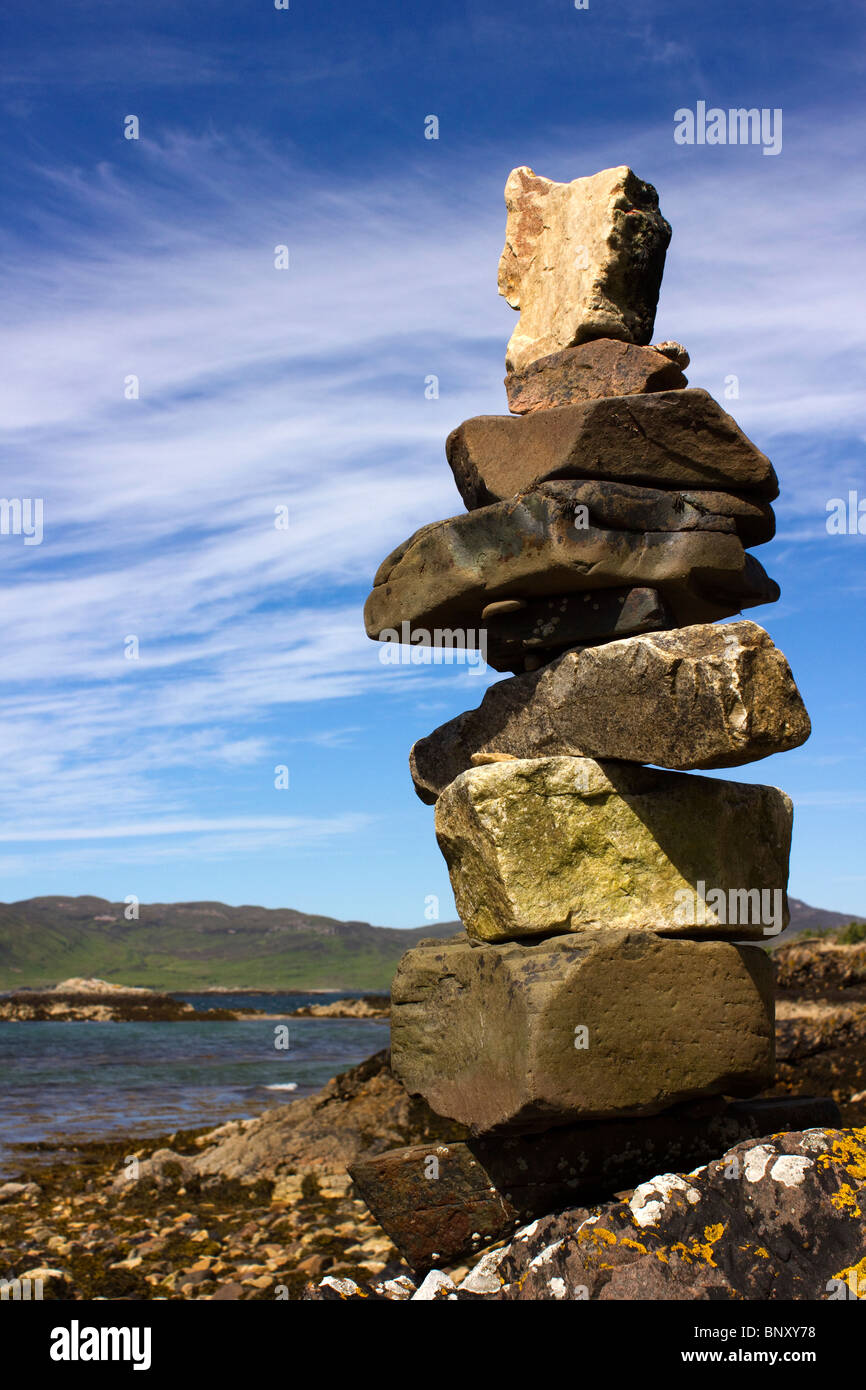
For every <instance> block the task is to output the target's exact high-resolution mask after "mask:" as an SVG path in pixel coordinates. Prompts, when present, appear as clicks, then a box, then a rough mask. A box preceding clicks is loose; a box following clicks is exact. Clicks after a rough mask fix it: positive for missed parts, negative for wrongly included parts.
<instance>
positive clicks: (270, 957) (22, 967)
mask: <svg viewBox="0 0 866 1390" xmlns="http://www.w3.org/2000/svg"><path fill="white" fill-rule="evenodd" d="M124 911H125V905H124V904H123V903H110V902H107V901H106V900H105V899H104V898H90V897H82V898H29V899H28V900H27V901H25V902H18V903H2V904H0V990H4V989H15V988H20V987H21V986H22V985H50V984H56V983H57V982H58V981H60V980H64V979H68V978H69V977H70V976H73V975H97V976H99V977H100V978H101V979H103V980H110V981H113V982H116V983H118V984H126V985H148V986H150V987H151V988H153V989H162V990H166V989H173V990H194V989H203V988H207V987H208V986H215V985H221V986H223V987H232V986H236V987H238V988H247V989H271V990H283V989H288V990H296V989H297V990H305V989H364V990H386V989H387V988H388V986H389V984H390V981H391V976H392V975H393V973H394V967H395V966H396V964H397V961H398V960H399V959H400V957H401V955H402V954H403V952H404V951H406V950H408V949H409V947H410V946H412V945H414V944H415V943H416V942H417V941H419V940H420V939H421V938H423V937H425V936H451V935H453V934H454V932H456V931H459V930H460V923H459V922H445V923H442V922H434V923H430V924H429V925H428V926H425V927H420V928H418V929H416V930H413V931H401V930H397V929H395V928H391V927H373V926H371V925H370V924H369V922H339V921H336V920H335V919H334V918H332V917H313V916H309V915H308V914H306V913H303V912H295V911H293V910H292V909H291V908H274V909H272V908H265V907H228V906H227V905H226V904H225V903H208V902H204V903H148V904H144V903H143V904H141V906H140V908H139V919H138V921H133V922H128V921H126V919H125V918H124Z"/></svg>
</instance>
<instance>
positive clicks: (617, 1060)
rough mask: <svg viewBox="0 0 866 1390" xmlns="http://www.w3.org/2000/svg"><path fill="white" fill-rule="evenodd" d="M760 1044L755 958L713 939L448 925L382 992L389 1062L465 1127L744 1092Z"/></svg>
mask: <svg viewBox="0 0 866 1390" xmlns="http://www.w3.org/2000/svg"><path fill="white" fill-rule="evenodd" d="M509 766H513V764H508V763H500V764H497V765H496V767H493V768H478V769H476V771H477V772H479V773H485V772H490V771H497V770H498V769H499V768H507V767H509ZM773 1046H774V1042H773V985H772V966H771V963H770V959H769V956H768V954H767V953H766V952H765V951H762V950H760V949H759V948H758V947H756V946H739V945H733V944H732V943H729V942H724V941H693V940H692V941H677V940H671V939H669V938H666V937H662V936H657V935H655V934H654V933H652V932H640V931H632V932H629V931H618V930H616V929H613V928H609V929H602V930H596V931H593V932H585V933H581V934H580V935H575V936H553V937H547V938H546V939H544V940H542V941H538V942H533V943H525V942H516V941H508V942H504V943H501V944H492V943H490V942H486V941H477V940H473V939H472V938H470V937H468V936H464V935H461V936H457V937H453V938H451V939H449V940H447V941H427V942H423V943H422V944H421V945H419V946H417V947H416V948H414V949H413V950H411V951H408V952H407V953H406V955H404V956H403V958H402V960H401V961H400V963H399V965H398V967H397V972H396V974H395V976H394V980H393V984H392V988H391V1066H392V1070H393V1071H394V1073H395V1075H396V1076H397V1077H398V1079H399V1080H400V1081H401V1082H402V1083H403V1085H404V1086H405V1087H406V1089H407V1091H409V1092H410V1094H412V1095H420V1096H422V1097H423V1098H424V1100H426V1102H427V1103H428V1104H429V1105H430V1106H431V1108H432V1109H433V1110H435V1111H436V1113H437V1114H439V1115H444V1116H447V1117H448V1118H450V1119H454V1120H457V1121H458V1122H459V1123H460V1124H465V1125H468V1126H469V1127H470V1128H471V1130H472V1132H473V1133H475V1134H480V1133H485V1132H489V1131H491V1130H503V1129H515V1130H524V1131H526V1130H544V1129H547V1128H550V1127H552V1126H556V1125H561V1124H571V1123H574V1122H577V1121H586V1120H591V1119H604V1118H615V1117H622V1116H628V1115H641V1114H655V1113H657V1112H658V1111H660V1110H666V1109H668V1108H669V1107H670V1106H672V1105H676V1104H677V1103H679V1102H681V1101H686V1100H691V1099H694V1098H696V1097H699V1096H706V1095H716V1094H724V1095H734V1096H749V1095H753V1094H754V1093H755V1092H757V1091H760V1090H761V1089H763V1087H765V1086H767V1085H769V1084H770V1082H771V1081H772V1077H773Z"/></svg>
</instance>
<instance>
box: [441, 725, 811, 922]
mask: <svg viewBox="0 0 866 1390" xmlns="http://www.w3.org/2000/svg"><path fill="white" fill-rule="evenodd" d="M499 751H507V750H499ZM792 820H793V808H792V804H791V800H790V797H788V796H786V795H785V793H784V792H782V791H779V790H778V788H776V787H764V786H759V785H753V784H751V783H746V782H729V781H723V780H721V779H718V778H714V777H713V778H711V777H699V776H697V775H696V774H694V773H691V774H689V773H681V772H659V771H658V770H656V769H655V768H647V767H640V766H638V765H637V764H635V763H627V762H596V761H594V760H593V759H592V758H574V757H549V758H522V759H517V760H516V761H513V762H500V763H495V764H491V765H489V766H486V767H473V768H470V769H469V770H468V771H467V772H461V773H460V775H459V776H458V777H456V778H455V780H454V781H453V782H451V783H450V785H449V786H447V787H446V788H445V790H444V791H443V792H442V794H441V796H440V797H439V799H438V801H437V802H436V838H437V840H438V842H439V848H440V849H441V851H442V853H443V855H444V856H445V861H446V863H447V865H448V872H449V874H450V877H451V886H452V888H453V889H454V896H455V900H456V903H457V911H458V914H459V916H460V919H461V921H462V922H463V923H464V925H465V927H466V930H467V931H468V932H469V933H470V935H471V936H474V937H478V938H481V939H483V940H485V941H508V940H514V939H516V938H520V937H526V936H536V935H546V934H548V933H550V932H574V933H577V934H580V933H582V932H584V931H592V930H596V929H598V928H607V929H610V930H613V929H615V928H626V927H628V928H632V929H635V930H638V931H645V932H662V933H664V934H666V935H669V936H684V935H690V936H707V937H716V938H721V937H730V938H735V939H737V940H740V941H743V940H768V939H769V940H771V939H772V938H773V936H776V935H778V934H779V932H780V931H782V929H783V928H784V927H785V926H787V924H788V920H789V918H788V907H787V898H786V892H785V890H786V887H787V882H788V856H789V853H790V846H791V824H792ZM701 885H703V887H701ZM711 894H713V895H720V896H713V898H712V899H711V896H710V895H711ZM732 918H733V919H734V920H731V919H732Z"/></svg>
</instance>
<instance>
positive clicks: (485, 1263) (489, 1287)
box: [459, 1250, 507, 1293]
mask: <svg viewBox="0 0 866 1390" xmlns="http://www.w3.org/2000/svg"><path fill="white" fill-rule="evenodd" d="M506 1253H507V1251H506V1250H488V1251H487V1253H486V1254H485V1255H482V1256H481V1259H480V1260H479V1261H478V1263H477V1265H476V1266H475V1268H474V1269H473V1270H470V1272H469V1273H468V1274H467V1276H466V1278H465V1279H464V1280H463V1283H462V1284H460V1285H459V1287H460V1288H461V1289H465V1291H466V1292H467V1293H498V1292H499V1290H500V1288H501V1285H502V1280H501V1279H500V1278H499V1275H498V1274H497V1272H496V1271H497V1269H498V1268H499V1266H500V1264H501V1263H502V1259H503V1256H504V1255H505V1254H506Z"/></svg>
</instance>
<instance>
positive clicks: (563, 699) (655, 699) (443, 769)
mask: <svg viewBox="0 0 866 1390" xmlns="http://www.w3.org/2000/svg"><path fill="white" fill-rule="evenodd" d="M810 731H811V725H810V722H809V716H808V714H807V713H806V709H805V707H804V705H803V701H802V699H801V698H800V692H799V691H798V689H797V686H796V685H795V683H794V678H793V676H792V675H791V670H790V667H789V666H788V663H787V661H786V660H785V658H784V656H783V655H782V653H781V652H780V651H779V650H778V649H777V648H776V647H774V645H773V643H772V641H771V640H770V638H769V636H768V635H767V633H766V632H764V630H763V628H760V627H758V625H757V624H756V623H751V622H739V623H730V624H728V625H727V626H725V627H716V626H713V625H711V624H699V625H696V626H693V627H685V628H679V629H677V630H675V631H673V632H660V633H647V634H645V635H642V636H634V637H628V638H625V639H624V640H622V641H616V642H607V643H604V644H603V645H601V646H598V647H585V648H583V649H582V650H580V651H568V652H566V653H565V654H564V655H563V656H560V657H559V658H557V659H556V660H555V661H553V662H551V663H550V665H548V666H545V667H543V668H542V669H541V670H539V671H537V672H532V673H529V674H524V675H519V676H514V677H513V678H512V679H511V680H505V681H500V682H499V683H498V684H497V685H493V686H491V687H490V689H489V690H488V691H487V693H486V694H485V696H484V699H483V700H482V702H481V704H480V705H479V707H478V708H477V709H474V710H467V711H466V713H465V714H461V715H458V716H457V718H456V719H452V720H450V721H449V722H448V723H447V724H443V725H442V726H441V727H440V728H438V729H436V730H435V731H434V732H433V733H432V734H430V735H429V736H428V737H427V738H423V739H419V741H418V742H417V743H416V744H415V746H414V747H413V749H412V752H411V753H410V755H409V765H410V768H411V771H412V780H413V782H414V783H415V789H416V791H417V792H418V795H419V796H420V797H421V800H422V801H427V802H433V801H435V800H436V798H437V796H439V795H440V793H441V792H442V791H444V789H445V787H447V786H448V784H449V783H450V782H453V780H454V778H455V777H457V776H458V775H459V774H460V773H461V772H465V771H466V770H467V768H469V767H471V766H472V757H473V754H476V753H489V752H497V753H510V754H511V755H512V756H513V757H515V758H538V757H546V756H549V755H551V754H571V755H573V756H578V757H590V758H602V759H603V758H617V759H624V760H626V761H630V762H638V763H655V764H656V765H658V766H659V767H668V768H675V769H678V770H680V771H683V772H686V771H690V770H692V769H696V768H717V767H735V766H737V765H739V764H741V763H747V762H753V761H755V760H756V759H758V758H766V757H769V755H770V754H771V753H780V752H783V751H784V750H785V749H788V748H796V747H798V746H799V745H800V744H801V743H805V741H806V739H807V738H808V737H809V733H810Z"/></svg>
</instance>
